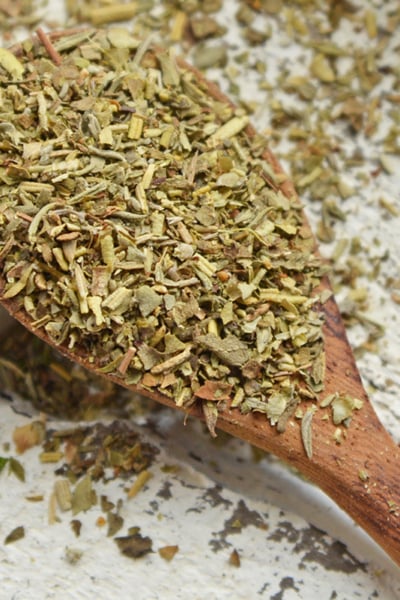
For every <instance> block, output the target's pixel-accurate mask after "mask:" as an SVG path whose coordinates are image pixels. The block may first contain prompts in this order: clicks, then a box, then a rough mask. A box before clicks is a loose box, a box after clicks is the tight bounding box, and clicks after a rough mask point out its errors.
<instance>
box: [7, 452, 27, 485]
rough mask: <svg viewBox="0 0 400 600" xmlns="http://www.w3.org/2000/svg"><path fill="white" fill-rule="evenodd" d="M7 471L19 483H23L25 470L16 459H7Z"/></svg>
mask: <svg viewBox="0 0 400 600" xmlns="http://www.w3.org/2000/svg"><path fill="white" fill-rule="evenodd" d="M8 470H9V472H10V473H12V474H13V475H15V477H17V479H19V480H20V481H25V469H24V467H23V466H22V464H21V463H20V462H19V460H17V459H16V458H13V457H10V458H9V459H8Z"/></svg>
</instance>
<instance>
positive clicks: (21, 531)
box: [4, 525, 25, 545]
mask: <svg viewBox="0 0 400 600" xmlns="http://www.w3.org/2000/svg"><path fill="white" fill-rule="evenodd" d="M23 537H25V528H24V527H23V526H22V525H19V526H18V527H16V528H15V529H13V530H12V531H10V533H9V534H8V535H7V536H6V538H5V540H4V544H5V545H6V544H12V543H13V542H17V541H18V540H21V539H22V538H23Z"/></svg>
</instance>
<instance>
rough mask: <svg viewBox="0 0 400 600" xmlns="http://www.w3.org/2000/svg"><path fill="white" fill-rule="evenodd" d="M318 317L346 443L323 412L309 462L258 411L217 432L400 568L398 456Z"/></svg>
mask: <svg viewBox="0 0 400 600" xmlns="http://www.w3.org/2000/svg"><path fill="white" fill-rule="evenodd" d="M67 33H70V32H67ZM61 35H63V33H62V32H61V33H55V34H54V35H53V36H50V37H52V38H53V39H56V38H57V37H60V36H61ZM44 41H46V38H44ZM42 42H43V39H42ZM48 50H49V53H51V52H52V47H51V45H49V49H48ZM16 53H18V48H17V49H16ZM56 58H57V56H56ZM179 63H180V66H181V67H183V68H184V69H191V70H194V69H193V67H191V66H189V65H188V64H187V63H185V62H184V61H183V60H179ZM194 71H195V70H194ZM195 73H196V76H197V77H198V78H199V79H202V80H203V81H204V82H205V83H206V84H207V87H208V90H209V93H210V94H211V95H212V96H213V97H214V98H216V99H218V100H222V101H224V102H229V100H227V98H226V97H225V96H224V95H223V94H222V93H221V91H220V90H219V88H218V87H217V86H216V85H214V84H212V83H209V82H206V81H205V80H204V78H203V76H202V75H201V74H200V73H199V72H197V71H195ZM247 132H248V133H249V134H250V135H253V134H254V133H255V132H254V130H253V129H252V128H251V127H249V128H248V130H247ZM264 158H265V159H266V160H268V162H269V163H270V165H271V166H272V167H273V169H274V170H275V172H276V173H282V170H281V167H280V165H279V164H278V162H277V160H276V158H275V157H274V156H273V154H272V153H271V152H270V151H269V150H268V149H266V150H265V152H264ZM281 190H282V191H283V193H285V194H287V195H293V194H295V191H294V188H293V185H292V184H291V182H290V181H289V180H287V179H286V180H285V181H284V183H283V184H282V185H281ZM305 222H306V219H305ZM4 284H5V282H4V280H2V279H1V278H0V302H1V304H2V305H3V306H4V307H5V308H6V309H7V310H8V312H9V313H10V314H11V315H12V316H13V317H15V318H16V319H17V320H19V321H20V322H21V323H22V324H23V325H24V326H25V327H26V328H27V329H29V330H30V331H32V332H33V333H34V334H36V335H37V336H38V337H40V338H41V339H43V340H44V341H45V342H47V343H49V344H51V345H54V344H52V341H51V339H50V338H49V337H48V336H47V335H46V332H45V330H44V329H35V328H33V327H32V325H31V322H30V320H29V317H28V316H27V314H26V313H25V312H24V311H23V310H21V308H20V306H19V304H18V302H17V301H15V300H14V299H8V300H7V299H5V298H4V297H2V291H3V289H4ZM322 287H323V288H325V289H329V282H328V280H327V279H324V281H323V282H322ZM322 311H323V312H324V313H325V317H326V321H325V325H324V329H323V333H324V343H325V350H326V359H327V365H326V377H325V385H324V395H327V394H330V393H334V392H337V391H340V392H341V393H345V394H349V395H350V396H352V397H356V398H360V399H362V400H363V402H364V405H363V407H362V409H361V410H359V411H355V414H354V416H353V418H352V421H351V425H350V427H349V429H348V431H347V436H346V439H345V440H344V441H343V443H341V444H338V443H336V442H335V440H334V432H335V426H334V425H333V423H332V422H331V421H330V420H326V419H323V418H322V416H323V415H322V411H321V414H319V411H317V412H316V414H315V416H314V419H313V428H312V435H313V455H312V458H311V459H309V458H307V456H306V454H305V451H304V446H303V442H302V439H301V433H300V427H299V424H298V422H297V423H295V422H293V421H289V423H288V426H287V427H286V431H285V432H284V433H278V432H277V430H276V428H275V427H272V426H271V425H270V424H269V422H268V420H267V419H266V418H265V415H261V414H258V413H255V412H253V413H249V414H246V415H243V414H241V412H240V411H239V410H238V409H230V408H229V407H228V408H225V409H224V410H221V411H220V413H219V417H218V421H217V427H218V428H220V429H222V430H224V431H227V432H228V433H230V434H232V435H233V436H235V437H238V438H240V439H243V440H245V441H247V442H249V443H251V444H253V445H255V446H257V447H259V448H261V449H263V450H266V451H268V452H272V453H273V454H275V455H276V456H278V457H279V458H281V459H282V460H283V461H286V462H287V463H288V464H289V465H292V466H294V467H296V468H297V469H298V470H299V471H300V472H301V473H302V474H303V475H305V476H306V477H307V478H308V479H309V480H310V481H312V482H313V483H315V484H316V485H317V486H318V487H320V488H321V489H322V490H323V491H324V492H325V493H326V494H328V496H330V497H331V498H332V499H333V500H334V502H336V503H337V504H338V505H339V506H340V507H341V508H342V509H343V510H344V511H345V512H346V513H347V514H348V515H350V516H351V517H352V518H353V519H354V521H355V522H356V523H358V524H359V525H360V526H361V527H362V528H363V529H364V530H365V531H366V532H367V533H368V534H370V535H371V537H372V538H373V539H374V540H375V541H376V542H377V543H378V544H379V545H380V546H381V547H382V548H383V549H384V550H385V551H386V552H387V553H388V554H389V555H390V556H391V557H392V559H393V560H394V561H395V562H396V563H397V564H399V565H400V478H399V477H398V469H399V465H400V450H399V448H398V446H397V445H396V444H395V443H394V441H393V440H392V438H391V437H390V435H389V434H388V433H387V432H386V430H385V429H384V427H383V426H382V424H381V423H380V421H379V419H378V417H377V415H376V414H375V412H374V409H373V407H372V406H371V403H370V401H369V399H368V397H367V394H366V392H365V390H364V389H363V386H362V383H361V379H360V376H359V373H358V370H357V367H356V364H355V359H354V357H353V354H352V351H351V348H350V345H349V343H348V340H347V337H346V332H345V328H344V325H343V322H342V319H341V316H340V313H339V309H338V307H337V304H336V302H335V300H334V299H333V297H331V298H330V299H329V300H328V301H327V302H326V303H325V304H324V305H323V307H322ZM56 348H57V350H59V351H60V352H62V353H63V354H64V355H66V356H67V357H68V358H69V359H71V360H73V361H76V362H78V363H80V364H81V365H83V366H84V367H86V368H87V369H89V370H91V371H94V372H96V371H97V370H98V365H96V364H95V363H93V362H89V360H88V357H87V356H84V355H82V354H78V353H77V352H76V351H74V352H73V353H72V352H71V351H70V350H69V349H68V348H67V347H66V346H63V345H62V346H56ZM102 376H104V375H102ZM105 377H107V378H109V379H110V380H112V381H114V382H116V383H118V384H120V385H124V382H123V381H122V380H121V379H119V378H118V377H116V376H114V375H110V374H109V375H105ZM126 387H129V388H130V389H131V390H132V391H135V392H140V393H141V394H142V395H144V396H148V397H149V398H151V399H153V400H156V401H158V402H161V403H162V404H164V405H166V406H169V407H170V408H172V409H178V410H180V409H179V408H178V407H177V406H176V404H175V403H174V402H173V401H171V399H170V398H168V397H167V396H165V395H163V394H162V393H161V392H158V391H150V390H148V389H145V388H143V387H141V386H140V385H131V386H126ZM190 416H193V417H197V418H199V419H203V418H204V416H203V412H202V410H201V408H200V407H199V406H194V407H191V408H190Z"/></svg>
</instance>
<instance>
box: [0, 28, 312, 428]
mask: <svg viewBox="0 0 400 600" xmlns="http://www.w3.org/2000/svg"><path fill="white" fill-rule="evenodd" d="M116 39H117V36H114V35H113V34H112V32H111V31H108V32H103V31H88V32H85V33H83V34H79V35H78V36H77V35H74V36H72V37H71V38H68V37H67V38H65V39H61V40H60V41H59V42H57V43H54V51H55V52H57V55H59V56H60V57H61V63H60V64H58V63H59V61H58V59H57V60H53V62H50V61H49V58H48V48H43V47H41V46H40V45H39V44H34V46H33V49H32V51H29V54H28V53H25V52H24V51H23V52H22V54H20V55H19V57H18V59H17V60H18V61H19V62H20V64H21V68H23V69H24V72H26V73H28V72H29V73H30V74H31V76H30V78H29V80H28V81H26V80H24V85H23V86H22V87H21V86H20V87H19V88H18V89H19V92H18V93H19V103H20V108H19V111H18V112H15V110H14V95H13V94H14V91H13V90H14V88H13V86H12V85H10V79H11V76H10V73H9V72H7V70H6V71H5V72H4V73H0V85H1V87H2V91H3V97H4V110H3V114H4V115H6V116H7V120H8V122H9V127H8V128H5V129H4V130H3V134H4V135H3V146H2V148H0V151H1V153H2V158H3V164H4V166H3V167H2V173H3V184H2V222H3V227H2V228H1V233H0V256H1V265H2V273H3V277H4V280H5V286H4V290H3V297H4V298H13V299H14V300H16V301H17V302H18V303H20V305H21V307H23V308H24V310H25V311H26V313H27V315H28V316H29V318H30V319H31V321H32V323H33V324H34V326H35V327H37V328H44V330H45V331H46V333H47V334H48V335H49V336H50V337H51V339H52V340H53V342H54V343H56V344H60V345H66V346H67V347H68V348H69V349H70V350H72V351H75V350H76V351H77V352H79V353H83V354H84V355H86V356H88V357H91V359H92V360H93V361H94V363H95V364H96V365H97V366H98V367H99V368H100V371H102V372H105V373H113V374H115V375H117V376H118V377H120V378H121V380H123V381H125V382H126V383H135V384H136V385H138V387H139V389H140V388H142V389H146V388H153V387H156V388H158V389H160V390H162V392H163V393H164V394H165V395H167V396H168V397H170V398H174V399H175V401H176V403H177V404H178V405H180V406H184V407H188V406H190V405H191V404H192V403H193V402H198V401H200V402H205V403H207V402H210V397H209V394H210V392H211V391H212V392H213V397H212V399H211V401H213V402H216V407H217V408H218V406H219V405H223V403H224V402H229V401H230V400H233V399H235V404H236V406H238V408H242V409H243V410H249V409H251V410H261V412H265V413H266V415H267V416H268V417H269V418H270V420H271V423H276V420H277V417H279V416H280V414H282V413H283V412H284V411H285V409H286V406H287V403H288V402H289V399H290V398H291V397H292V396H297V395H298V394H299V393H300V388H307V389H309V390H310V397H313V395H312V392H313V389H314V383H313V380H312V378H310V377H308V375H306V377H305V374H307V373H308V371H309V370H310V369H311V368H312V362H313V360H314V359H315V358H316V357H318V356H319V355H320V353H321V352H322V334H321V325H322V319H321V317H320V316H319V315H318V312H317V311H316V310H315V306H316V303H317V300H318V298H317V296H315V297H312V291H313V289H314V288H315V287H316V286H317V285H318V282H319V278H320V275H321V273H322V268H321V265H320V262H319V260H318V258H317V257H316V256H315V254H314V242H313V238H312V236H311V233H310V232H309V231H308V230H307V229H306V228H305V227H304V226H303V216H302V211H301V205H300V203H299V202H298V200H297V199H296V198H295V197H294V196H293V195H289V196H287V195H285V194H284V193H283V192H282V191H281V190H280V188H279V186H280V181H282V179H281V178H280V176H278V175H276V174H275V173H274V171H273V169H272V168H271V166H270V164H269V162H268V159H267V156H266V155H264V154H263V150H264V148H265V140H264V139H263V138H261V137H259V136H256V135H254V133H252V132H251V130H250V129H248V128H247V124H248V117H247V115H246V114H245V113H244V112H243V110H242V109H235V108H233V107H232V106H231V105H230V104H228V103H224V102H221V101H220V100H217V99H215V98H213V97H212V96H210V94H209V93H208V89H207V87H206V85H205V84H204V83H203V82H202V81H201V80H199V78H198V77H197V76H196V75H195V74H194V73H192V71H191V70H188V69H186V68H181V67H180V66H179V65H178V64H177V63H176V62H175V60H174V59H173V58H172V57H171V56H170V55H169V53H168V52H159V53H156V54H154V53H152V52H151V51H149V48H148V42H147V41H145V42H143V43H141V44H139V42H138V41H136V40H135V38H133V37H132V36H130V35H129V34H128V33H126V34H124V35H123V36H121V39H120V40H119V41H118V43H117V42H116V41H115V40H116ZM52 54H54V53H53V51H52V52H51V55H52ZM87 56H90V60H88V58H87ZM89 65H90V68H89ZM32 75H33V76H32ZM76 81H79V85H75V82H76ZM15 83H16V82H13V84H14V85H15ZM27 114H29V123H28V124H27V122H26V119H25V116H26V115H27ZM10 136H11V137H10ZM10 144H11V146H10ZM10 152H11V155H12V161H11V162H10V160H9V158H10ZM220 315H222V317H221V316H220ZM305 349H307V350H308V351H307V352H304V350H305ZM222 384H226V385H222ZM241 389H244V390H245V396H244V398H243V399H242V400H239V397H240V390H241ZM228 390H231V392H229V391H228ZM204 394H206V395H207V398H203V396H204ZM278 405H279V407H278ZM204 406H205V411H206V412H207V411H208V413H210V414H209V417H208V421H209V422H210V423H212V422H213V420H214V416H213V415H214V410H215V408H212V407H210V405H207V404H205V405H204ZM272 406H273V408H272ZM211 428H212V425H211Z"/></svg>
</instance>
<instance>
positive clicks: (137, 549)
mask: <svg viewBox="0 0 400 600" xmlns="http://www.w3.org/2000/svg"><path fill="white" fill-rule="evenodd" d="M114 540H115V542H116V544H117V546H118V548H119V551H120V552H121V554H124V555H125V556H128V557H129V558H134V559H136V558H141V557H142V556H145V555H146V554H148V553H149V552H152V545H153V542H152V540H151V538H149V537H145V536H142V535H141V534H140V533H134V534H131V535H126V536H122V537H116V538H114Z"/></svg>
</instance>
